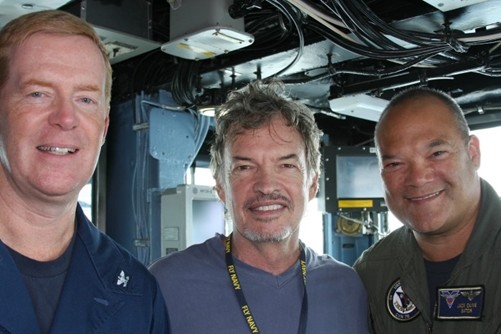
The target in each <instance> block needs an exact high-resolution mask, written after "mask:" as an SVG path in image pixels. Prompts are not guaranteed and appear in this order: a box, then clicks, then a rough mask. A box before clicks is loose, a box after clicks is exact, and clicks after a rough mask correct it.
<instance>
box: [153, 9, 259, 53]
mask: <svg viewBox="0 0 501 334" xmlns="http://www.w3.org/2000/svg"><path fill="white" fill-rule="evenodd" d="M231 4H233V0H183V1H179V2H178V4H177V6H176V7H171V11H170V41H169V42H167V43H165V44H163V45H162V46H161V50H162V51H163V52H165V53H168V54H170V55H173V56H177V57H181V58H185V59H192V60H202V59H208V58H214V57H216V56H218V55H221V54H227V53H229V52H232V51H235V50H238V49H242V48H244V47H246V46H249V45H251V44H252V43H254V36H253V35H251V34H249V33H246V32H245V30H244V28H245V27H244V20H243V18H239V19H233V18H232V17H231V16H230V15H229V13H228V9H229V6H230V5H231Z"/></svg>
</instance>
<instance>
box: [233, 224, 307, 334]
mask: <svg viewBox="0 0 501 334" xmlns="http://www.w3.org/2000/svg"><path fill="white" fill-rule="evenodd" d="M224 245H225V258H226V266H227V267H228V275H229V276H230V280H231V283H232V285H233V289H234V291H235V295H236V297H237V299H238V303H239V304H240V309H241V310H242V314H243V316H244V318H245V321H246V323H247V326H249V330H250V332H251V333H261V331H260V330H259V328H258V327H257V324H256V320H255V319H254V316H253V315H252V312H251V310H250V307H249V304H247V300H246V299H245V295H244V292H243V290H242V285H241V284H240V280H239V279H238V275H237V271H236V268H235V263H234V261H233V256H232V255H231V234H230V235H229V236H228V237H227V238H226V240H225V242H224ZM299 245H300V255H299V263H300V270H301V275H302V277H303V287H304V294H303V303H302V305H301V318H300V321H299V329H298V333H299V334H304V333H305V332H306V320H307V318H308V296H307V294H306V252H305V250H304V245H303V243H302V242H300V243H299Z"/></svg>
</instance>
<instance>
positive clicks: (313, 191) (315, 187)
mask: <svg viewBox="0 0 501 334" xmlns="http://www.w3.org/2000/svg"><path fill="white" fill-rule="evenodd" d="M318 179H319V177H318V175H315V176H314V177H313V180H312V181H311V185H310V191H309V199H310V201H311V200H312V199H314V198H315V196H317V192H318Z"/></svg>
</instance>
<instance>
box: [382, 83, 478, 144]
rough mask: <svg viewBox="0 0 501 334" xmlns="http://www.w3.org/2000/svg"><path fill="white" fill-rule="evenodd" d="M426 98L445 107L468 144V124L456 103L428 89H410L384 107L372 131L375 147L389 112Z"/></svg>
mask: <svg viewBox="0 0 501 334" xmlns="http://www.w3.org/2000/svg"><path fill="white" fill-rule="evenodd" d="M428 97H434V98H436V99H438V100H440V101H441V102H442V103H443V104H444V105H445V106H446V107H447V109H448V110H449V111H450V112H451V114H452V115H453V116H454V120H455V123H456V127H457V129H458V131H459V133H460V134H461V137H462V138H463V140H464V141H465V143H467V142H468V139H469V137H470V129H469V127H468V122H467V121H466V118H465V116H464V113H463V110H462V109H461V107H460V106H459V104H457V102H456V101H455V100H454V99H453V98H452V97H451V96H449V95H447V94H446V93H444V92H442V91H440V90H438V89H434V88H430V87H412V88H408V89H406V90H403V91H401V92H400V93H398V94H397V95H395V96H394V97H393V98H392V99H391V101H390V103H389V104H388V105H387V106H386V108H385V109H384V110H383V112H382V113H381V117H380V118H379V122H378V123H377V124H376V128H375V131H374V134H375V143H376V146H377V135H378V131H379V127H380V126H381V124H382V123H383V122H384V119H385V117H386V115H387V114H388V113H389V112H391V110H393V109H395V108H396V107H398V106H399V105H401V104H403V103H405V102H408V101H411V100H419V99H423V98H428Z"/></svg>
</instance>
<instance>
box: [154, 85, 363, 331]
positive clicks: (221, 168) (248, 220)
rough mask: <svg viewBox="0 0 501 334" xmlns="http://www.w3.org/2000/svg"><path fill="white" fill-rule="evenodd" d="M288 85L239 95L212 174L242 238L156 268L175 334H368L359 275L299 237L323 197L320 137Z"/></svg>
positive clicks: (229, 104)
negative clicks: (287, 92) (311, 207)
mask: <svg viewBox="0 0 501 334" xmlns="http://www.w3.org/2000/svg"><path fill="white" fill-rule="evenodd" d="M281 89H282V85H281V84H280V83H279V82H272V83H271V84H263V83H262V82H259V81H256V82H252V83H250V84H249V85H248V86H246V87H244V88H243V89H241V90H238V91H234V92H232V93H230V95H229V97H228V100H227V101H226V103H225V104H224V105H223V106H222V107H221V108H220V109H219V110H218V112H217V113H216V131H215V132H216V133H215V141H214V143H213V145H212V148H211V167H212V172H213V176H214V178H215V179H216V191H217V193H218V195H219V197H220V199H221V200H222V201H223V202H224V204H225V206H226V209H227V211H228V214H229V217H230V219H231V221H232V222H233V233H231V234H230V235H229V236H223V235H218V236H215V237H213V238H211V239H209V240H207V241H206V242H204V243H202V244H198V245H194V246H191V247H189V248H187V249H186V250H183V251H180V252H177V253H173V254H171V255H168V256H167V257H164V258H163V259H160V260H159V261H157V262H156V263H154V264H153V265H152V266H151V268H150V270H151V271H152V273H153V274H154V275H155V277H156V278H157V280H158V282H159V284H160V287H161V290H162V293H163V295H164V298H165V300H166V303H167V307H168V309H169V315H170V320H171V326H172V333H174V334H194V333H218V334H225V333H227V334H234V333H261V332H263V333H273V334H281V333H283V334H291V333H302V334H304V333H309V334H322V333H342V334H350V333H353V334H363V333H368V305H367V295H366V292H365V290H364V287H363V285H362V283H361V280H360V278H359V277H358V276H357V274H356V273H355V271H354V270H353V269H352V268H350V267H349V266H347V265H344V264H342V263H340V262H338V261H336V260H334V259H333V258H331V257H330V256H328V255H317V254H316V253H315V252H314V251H313V250H312V249H311V248H308V247H306V246H305V245H304V244H303V243H302V242H301V241H300V240H299V226H300V223H301V220H302V218H303V216H304V214H305V211H306V208H307V204H308V202H309V201H310V200H311V199H313V198H314V197H315V195H316V193H317V190H318V179H319V174H320V151H319V146H320V134H321V133H320V130H319V129H318V127H317V125H316V123H315V119H314V117H313V114H312V113H311V111H310V110H309V109H308V108H306V107H305V106H304V105H301V104H299V103H296V102H292V101H291V100H289V99H287V98H285V97H284V96H282V95H281V94H280V93H281V91H280V90H281Z"/></svg>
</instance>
